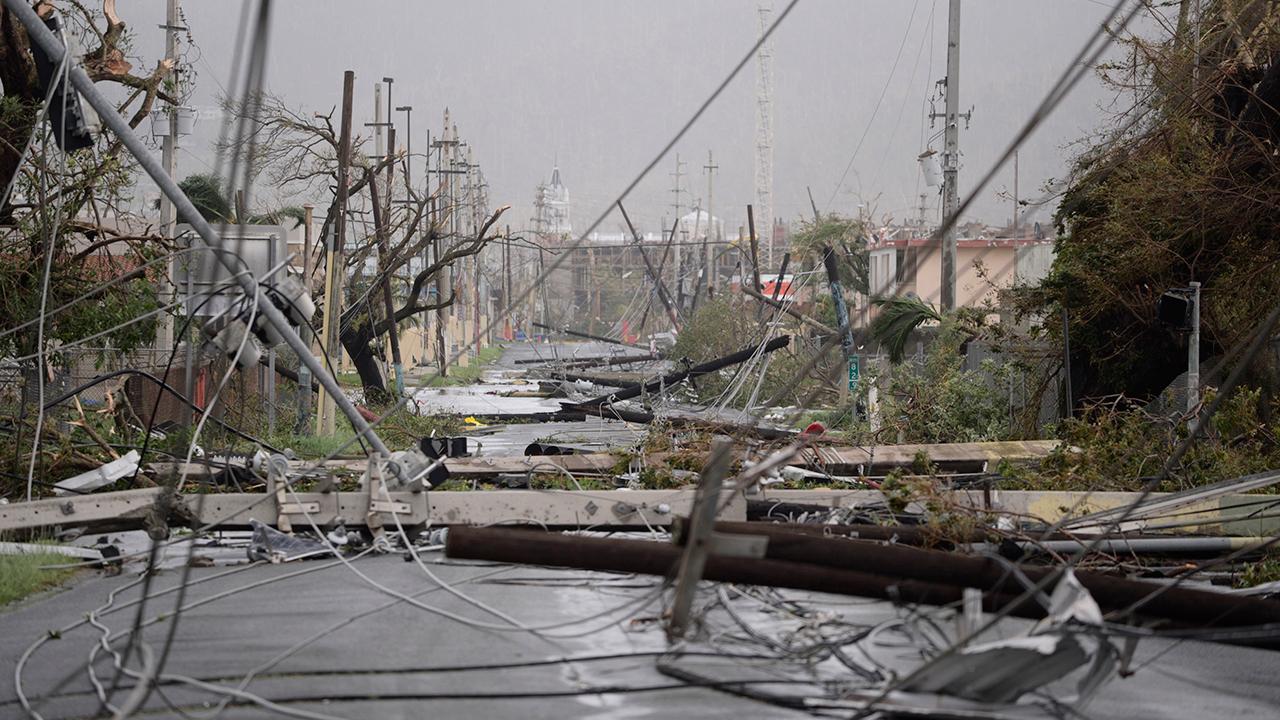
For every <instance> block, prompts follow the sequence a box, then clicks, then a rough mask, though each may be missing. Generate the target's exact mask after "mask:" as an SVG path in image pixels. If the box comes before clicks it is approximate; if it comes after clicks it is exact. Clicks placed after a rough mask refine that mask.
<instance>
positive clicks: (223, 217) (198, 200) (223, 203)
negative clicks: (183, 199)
mask: <svg viewBox="0 0 1280 720" xmlns="http://www.w3.org/2000/svg"><path fill="white" fill-rule="evenodd" d="M178 187H179V188H181V189H182V192H184V193H186V195H187V198H189V199H190V200H191V204H192V205H195V206H196V212H198V213H200V216H201V217H203V218H204V219H205V220H208V221H209V222H211V223H229V222H235V217H234V214H233V213H232V212H231V201H230V200H228V199H227V196H226V195H224V194H223V193H222V181H221V180H219V179H218V176H217V175H212V174H208V173H197V174H195V175H188V176H187V177H186V179H184V180H183V181H182V182H180V183H178ZM178 222H189V219H188V218H184V217H182V216H181V215H179V216H178Z"/></svg>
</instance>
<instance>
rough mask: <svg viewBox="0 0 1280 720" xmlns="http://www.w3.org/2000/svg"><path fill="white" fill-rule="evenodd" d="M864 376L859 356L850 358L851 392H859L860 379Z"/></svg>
mask: <svg viewBox="0 0 1280 720" xmlns="http://www.w3.org/2000/svg"><path fill="white" fill-rule="evenodd" d="M861 374H862V367H861V364H860V363H859V361H858V356H857V355H850V356H849V392H856V391H857V390H858V377H859V376H860V375H861Z"/></svg>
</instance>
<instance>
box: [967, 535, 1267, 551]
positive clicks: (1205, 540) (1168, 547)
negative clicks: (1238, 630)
mask: <svg viewBox="0 0 1280 720" xmlns="http://www.w3.org/2000/svg"><path fill="white" fill-rule="evenodd" d="M1269 539H1270V538H1264V537H1167V538H1153V537H1145V538H1124V537H1117V538H1107V539H1105V540H1091V539H1090V538H1089V537H1088V536H1083V537H1081V538H1080V539H1079V540H1045V541H1042V542H1019V543H1018V547H1020V548H1022V549H1023V550H1025V551H1027V552H1037V551H1043V552H1053V553H1073V552H1079V551H1080V550H1082V549H1084V548H1085V547H1086V546H1090V545H1091V546H1092V547H1093V548H1094V549H1095V550H1097V551H1098V552H1105V553H1115V554H1121V555H1123V554H1127V553H1138V554H1143V553H1147V554H1160V555H1221V554H1223V553H1229V552H1234V551H1236V550H1247V549H1249V548H1251V547H1258V546H1259V545H1261V544H1262V543H1265V542H1267V541H1268V540H1269ZM974 549H976V550H983V549H985V550H991V549H993V548H991V547H989V546H985V545H975V546H974Z"/></svg>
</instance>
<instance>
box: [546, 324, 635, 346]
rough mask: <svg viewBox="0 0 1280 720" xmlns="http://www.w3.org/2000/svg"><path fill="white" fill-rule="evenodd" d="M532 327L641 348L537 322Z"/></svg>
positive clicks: (608, 338) (609, 338) (601, 336)
mask: <svg viewBox="0 0 1280 720" xmlns="http://www.w3.org/2000/svg"><path fill="white" fill-rule="evenodd" d="M533 326H534V327H536V328H539V329H541V330H549V331H551V332H559V333H564V334H565V335H572V336H573V337H580V338H585V339H587V340H599V341H600V342H604V343H611V344H613V345H621V346H622V347H629V348H640V347H642V346H640V345H633V344H632V343H628V342H622V341H621V340H615V339H613V338H611V337H605V336H603V335H592V334H591V333H585V332H581V331H579V330H570V329H569V328H558V327H552V326H550V325H544V324H542V323H537V322H536V323H533Z"/></svg>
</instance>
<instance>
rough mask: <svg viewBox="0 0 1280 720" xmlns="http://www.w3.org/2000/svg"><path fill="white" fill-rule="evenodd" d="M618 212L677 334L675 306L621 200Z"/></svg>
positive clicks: (678, 318) (677, 324)
mask: <svg viewBox="0 0 1280 720" xmlns="http://www.w3.org/2000/svg"><path fill="white" fill-rule="evenodd" d="M618 210H619V211H620V212H621V213H622V219H623V220H625V221H626V223H627V229H628V230H630V231H631V237H632V238H633V239H634V240H635V241H636V249H637V250H639V251H640V259H641V260H643V261H644V271H645V272H646V273H648V274H649V279H650V280H652V281H653V283H654V285H656V286H657V288H658V300H660V301H662V306H663V307H665V308H666V309H667V315H668V316H669V317H670V318H671V324H672V326H674V327H675V329H676V331H677V332H678V331H679V330H680V317H679V315H678V314H677V313H676V308H675V304H674V303H672V301H671V295H670V294H668V293H667V286H666V285H665V284H663V282H662V276H661V275H659V274H658V270H657V269H655V268H654V267H653V263H652V262H650V261H649V253H647V252H645V251H644V243H643V242H641V241H640V233H638V232H636V226H635V225H632V224H631V218H630V216H628V215H627V209H626V208H625V207H623V206H622V201H621V200H619V201H618Z"/></svg>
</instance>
